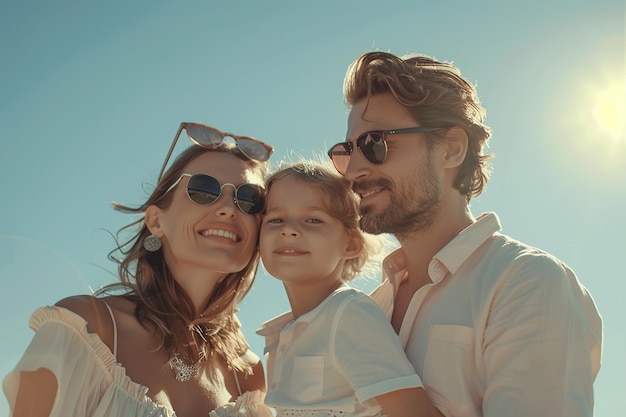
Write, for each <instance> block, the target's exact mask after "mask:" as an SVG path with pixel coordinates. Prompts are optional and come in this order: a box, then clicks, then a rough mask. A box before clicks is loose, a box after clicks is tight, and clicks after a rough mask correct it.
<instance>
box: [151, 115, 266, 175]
mask: <svg viewBox="0 0 626 417" xmlns="http://www.w3.org/2000/svg"><path fill="white" fill-rule="evenodd" d="M183 129H185V131H186V132H187V136H189V139H191V141H192V142H193V143H195V144H196V145H198V146H202V147H203V148H208V149H211V148H214V147H216V146H219V145H221V144H222V143H223V142H224V139H225V138H227V137H230V138H233V139H234V140H235V144H236V145H237V148H238V149H239V151H241V153H242V154H244V155H245V156H246V157H247V158H248V159H252V160H255V161H259V162H265V161H267V160H268V159H270V156H271V155H272V152H274V148H272V147H271V146H270V145H268V144H267V143H264V142H261V141H260V140H258V139H255V138H252V137H250V136H236V135H233V134H232V133H226V132H222V131H221V130H218V129H216V128H214V127H211V126H207V125H203V124H200V123H189V122H183V123H181V124H180V127H179V128H178V132H176V137H175V138H174V142H172V146H170V150H169V151H168V152H167V156H166V157H165V162H163V166H162V167H161V172H159V179H158V180H159V181H160V180H161V176H162V175H163V172H164V171H165V167H166V166H167V162H168V161H169V159H170V156H172V152H173V151H174V147H175V146H176V142H178V138H179V137H180V133H181V132H182V131H183Z"/></svg>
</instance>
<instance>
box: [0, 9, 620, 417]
mask: <svg viewBox="0 0 626 417" xmlns="http://www.w3.org/2000/svg"><path fill="white" fill-rule="evenodd" d="M419 3H426V2H418V1H414V0H412V1H393V0H391V1H388V2H374V1H370V0H361V1H356V0H339V1H330V0H318V1H315V2H304V1H285V0H278V1H264V2H261V1H237V0H234V1H229V2H218V1H179V2H173V1H171V2H166V1H150V2H147V1H144V2H141V1H132V2H130V1H123V2H122V1H118V0H114V1H107V2H87V1H82V2H79V1H63V0H59V1H55V2H48V1H23V2H15V1H11V2H8V1H7V2H4V3H3V5H2V13H1V14H0V53H1V54H2V65H1V66H0V91H1V93H0V132H1V133H0V134H1V140H0V186H1V189H2V190H3V194H4V197H3V198H2V203H0V213H1V215H0V279H1V280H2V281H1V282H2V285H3V290H2V295H1V296H0V297H1V301H2V302H1V303H0V313H2V314H0V323H1V325H2V330H3V333H4V334H5V336H4V337H2V341H0V358H1V359H0V374H1V375H2V376H4V375H6V373H7V372H9V370H10V369H11V368H12V367H13V366H14V365H15V363H16V362H17V360H18V359H19V357H20V355H21V353H22V351H23V350H24V348H25V347H26V346H27V344H28V342H29V340H30V338H31V336H32V333H31V331H30V330H29V329H28V326H27V321H28V317H29V316H30V313H31V312H32V311H33V310H34V309H35V308H36V307H37V306H40V305H45V304H53V303H54V302H56V301H57V300H58V299H60V298H63V297H66V296H69V295H72V294H84V293H89V292H90V288H97V287H99V286H101V285H103V284H105V283H108V282H111V281H113V280H115V266H114V265H113V264H112V263H111V262H110V261H108V260H107V253H108V252H109V251H110V250H111V249H113V247H114V241H113V240H112V238H111V235H110V232H115V231H117V229H119V228H120V227H122V226H124V225H125V224H127V223H129V222H130V220H131V218H129V217H127V215H123V214H119V213H116V212H115V211H114V210H113V209H112V207H111V204H110V203H111V201H120V202H123V203H126V204H131V205H132V204H138V203H140V202H142V200H143V199H144V197H145V196H146V191H145V187H150V185H152V184H154V181H155V180H156V176H157V174H158V170H159V168H160V166H161V163H162V162H163V158H164V157H165V154H166V152H167V150H168V148H169V146H170V143H171V140H172V139H173V136H174V134H175V133H176V130H177V128H178V125H179V123H180V122H181V121H195V122H203V123H207V124H210V125H213V126H216V127H218V128H220V129H222V130H227V131H232V132H235V133H238V134H244V135H252V136H256V137H258V138H260V139H262V140H265V141H267V142H269V143H271V144H272V145H273V146H274V147H275V148H276V153H275V156H274V162H278V161H280V160H281V159H293V158H298V157H300V156H305V157H311V156H315V155H319V154H321V153H323V152H324V151H325V150H326V148H327V147H328V146H329V145H331V144H334V143H335V142H338V141H340V140H343V138H344V135H345V128H346V116H347V113H346V107H345V104H344V102H343V97H342V94H341V92H342V91H341V87H342V81H343V76H344V73H345V69H346V68H347V66H348V65H349V64H350V62H351V61H352V60H353V59H354V58H355V57H357V56H358V55H360V54H361V53H363V52H366V51H369V50H374V49H376V50H385V51H390V52H394V53H397V54H405V53H410V52H421V53H426V54H429V55H432V56H435V57H437V58H439V59H441V60H446V61H453V62H454V63H455V64H457V65H458V66H459V67H460V68H461V70H462V71H463V73H464V74H465V76H466V77H467V78H468V79H469V80H471V81H472V82H474V83H476V84H477V85H478V91H479V95H480V97H481V100H482V102H483V104H484V105H485V106H486V108H487V111H488V116H487V123H488V124H489V125H490V126H492V128H493V138H492V140H491V144H490V152H493V153H495V154H496V157H495V159H494V160H493V165H494V175H493V178H492V180H491V181H490V182H489V184H488V186H487V188H486V191H485V193H484V194H483V195H482V196H480V197H479V198H477V199H475V200H473V201H472V210H473V212H474V214H476V215H477V214H480V213H481V212H484V211H495V212H497V213H498V215H499V216H500V219H501V222H502V224H503V230H504V232H505V233H507V234H509V235H511V236H513V237H515V238H517V239H520V240H522V241H524V242H526V243H528V244H531V245H534V246H537V247H539V248H542V249H544V250H547V251H549V252H551V253H553V254H554V255H556V256H557V257H559V258H561V259H562V260H563V261H565V262H566V263H567V264H569V265H570V266H571V267H572V268H573V269H574V270H575V271H576V273H577V275H578V277H579V279H580V280H581V282H582V283H583V284H584V285H585V286H587V287H588V288H589V289H590V291H591V292H592V294H593V296H594V298H595V300H596V303H597V304H598V306H599V308H600V311H601V313H602V314H603V316H604V323H605V338H604V361H603V368H602V369H601V371H600V374H599V376H598V379H597V380H596V385H595V387H596V416H600V417H605V416H611V415H614V414H615V411H616V410H619V409H623V407H620V408H618V406H621V405H622V403H623V402H622V401H620V400H621V399H622V397H623V391H624V389H625V388H626V384H625V383H624V378H623V374H624V372H625V371H626V359H625V358H624V352H625V351H626V334H625V333H624V331H623V326H624V324H623V320H624V318H625V317H626V308H625V303H624V302H623V295H624V293H626V284H625V282H624V276H623V267H621V268H620V267H619V265H620V264H621V261H620V259H621V257H622V256H624V249H625V248H626V245H625V243H624V235H625V234H626V221H625V220H624V213H626V186H625V185H624V184H626V169H625V168H624V165H625V163H626V156H625V155H626V136H625V133H624V114H626V107H625V104H626V103H625V102H626V96H625V94H626V93H625V92H624V81H625V75H624V74H626V65H625V44H624V35H625V31H624V19H625V10H624V2H623V1H622V0H619V1H618V0H600V1H594V2H590V1H581V0H557V1H552V2H544V1H539V0H527V1H507V2H504V1H496V0H490V1H487V0H483V1H472V2H469V1H447V0H442V1H438V2H429V4H427V5H420V4H419ZM383 4H384V5H383ZM181 143H183V144H184V145H187V143H185V142H184V141H181ZM181 149H182V147H181ZM374 284H375V282H374V281H372V280H370V281H367V280H361V281H356V282H355V285H357V286H359V287H361V288H364V289H370V288H372V287H373V286H374ZM241 308H242V310H241V315H240V318H241V320H242V322H243V324H244V332H245V334H246V335H247V337H248V340H249V342H250V343H251V345H252V348H253V350H255V351H256V352H258V353H261V352H262V344H263V341H262V340H261V338H260V337H258V336H256V335H255V334H254V330H255V329H257V328H258V327H259V326H260V324H261V322H263V321H265V320H267V319H269V318H271V317H273V316H275V315H277V314H279V313H281V312H283V311H285V310H287V309H288V304H287V300H286V297H285V295H284V293H283V290H282V286H281V285H280V284H279V283H277V282H276V280H274V279H273V278H271V277H269V276H267V275H266V274H265V273H264V272H263V271H261V272H260V273H259V275H258V277H257V281H256V283H255V286H254V288H253V290H252V292H251V293H250V294H249V296H248V297H247V298H246V300H245V301H244V303H243V304H242V306H241ZM620 323H621V324H620ZM620 329H622V330H620ZM5 414H7V407H6V400H5V399H4V396H2V398H1V399H0V415H5Z"/></svg>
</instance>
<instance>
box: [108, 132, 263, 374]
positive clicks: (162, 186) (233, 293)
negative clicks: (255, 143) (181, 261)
mask: <svg viewBox="0 0 626 417" xmlns="http://www.w3.org/2000/svg"><path fill="white" fill-rule="evenodd" d="M206 152H223V153H228V154H231V155H235V156H237V157H239V158H240V159H242V160H244V161H246V162H247V163H248V164H249V166H250V168H251V169H253V170H254V171H256V172H257V173H258V175H259V176H260V178H261V179H262V178H263V176H264V175H265V174H266V172H267V169H268V168H267V164H266V163H258V162H256V161H252V160H249V159H248V158H246V157H245V156H244V155H243V154H241V153H240V152H239V150H238V149H237V148H236V147H235V146H234V145H232V144H222V145H221V146H219V147H215V148H212V149H206V148H201V147H198V146H192V147H190V148H188V149H187V150H185V151H184V152H183V153H182V154H181V155H180V156H179V157H178V158H177V159H176V160H175V161H174V163H173V164H172V166H171V167H170V168H169V169H168V170H167V171H166V172H165V174H164V175H163V177H162V178H161V180H160V181H159V183H158V184H157V186H156V188H155V189H154V191H153V192H152V194H151V195H150V197H149V198H148V199H147V201H146V202H145V203H143V204H142V205H141V206H139V207H129V206H126V205H122V204H119V203H115V202H114V203H113V206H114V208H115V209H116V210H119V211H121V212H124V213H131V214H141V215H142V216H141V218H139V219H138V220H136V221H134V222H132V223H130V224H128V225H127V226H125V227H123V228H121V229H120V230H119V231H118V233H117V235H116V241H117V242H118V245H117V248H116V249H115V250H113V251H111V253H109V259H111V260H112V261H114V262H116V263H117V264H118V271H119V276H120V282H119V283H115V284H111V285H108V286H106V287H104V288H102V289H101V290H100V291H98V293H97V294H106V293H109V292H110V291H111V290H114V289H116V288H119V287H120V286H121V287H123V288H124V289H125V292H124V294H123V295H121V296H122V297H124V298H126V299H128V300H130V301H132V302H133V303H135V305H136V307H135V316H136V317H137V320H139V322H140V323H141V324H142V325H143V326H144V327H145V328H147V329H150V330H151V331H152V332H153V335H154V341H155V350H158V349H160V348H165V349H166V350H167V351H168V353H169V354H170V355H174V354H177V355H179V356H180V357H181V358H182V359H183V360H184V361H185V362H187V363H196V362H198V361H200V360H204V359H210V358H212V357H214V356H215V355H218V356H221V357H222V358H224V359H225V360H226V362H227V363H228V364H229V366H231V367H232V368H234V369H236V370H237V371H241V372H244V373H247V374H250V373H252V368H251V366H250V365H249V364H248V363H247V362H245V361H244V360H243V359H242V358H241V356H242V355H243V354H244V353H245V352H246V351H247V350H248V348H249V345H248V344H247V342H246V340H245V338H244V336H243V333H242V332H241V330H240V323H239V321H238V320H237V318H236V317H235V312H236V308H237V304H238V303H239V302H240V301H241V300H242V299H243V297H244V296H245V295H246V294H247V293H248V291H249V290H250V287H251V286H252V283H253V281H254V277H255V274H256V271H257V268H258V264H259V251H258V241H257V247H255V249H254V251H253V253H252V257H251V258H250V261H249V262H248V264H247V265H246V267H245V268H244V269H243V270H241V271H239V272H233V273H230V274H227V275H226V277H225V278H224V279H223V280H222V281H220V282H219V283H217V285H216V286H215V289H214V292H213V295H212V297H211V298H210V299H209V301H208V302H207V304H206V305H205V307H204V310H203V312H202V314H201V315H200V317H198V316H197V315H196V312H195V308H194V305H193V303H192V301H191V299H190V298H189V296H188V295H187V294H186V293H185V291H184V290H183V289H182V287H181V286H180V285H179V284H178V283H177V282H176V280H175V279H174V277H173V276H172V273H171V271H170V269H169V267H168V266H167V263H166V262H165V259H164V257H163V253H162V251H160V250H159V251H156V252H149V251H147V250H146V249H145V248H144V247H143V240H144V239H145V238H146V237H147V236H149V235H150V231H149V230H148V228H147V226H146V224H145V222H144V216H143V214H145V211H146V209H147V208H148V207H149V206H151V205H155V206H157V207H160V208H161V209H165V208H167V207H168V206H169V205H170V204H171V202H172V196H173V194H174V193H166V190H167V189H168V188H169V187H170V186H171V185H172V184H173V183H174V182H175V181H176V180H177V179H178V178H179V177H180V175H181V174H182V173H183V170H184V168H185V167H186V166H187V164H188V163H189V162H191V161H192V160H194V159H196V158H197V157H199V156H200V155H202V154H204V153H206ZM128 230H132V231H133V232H134V234H133V235H132V236H131V237H130V238H129V239H127V240H126V241H125V242H124V243H120V241H119V239H120V235H121V233H122V232H125V231H128ZM116 254H121V255H122V256H121V259H119V258H117V257H116Z"/></svg>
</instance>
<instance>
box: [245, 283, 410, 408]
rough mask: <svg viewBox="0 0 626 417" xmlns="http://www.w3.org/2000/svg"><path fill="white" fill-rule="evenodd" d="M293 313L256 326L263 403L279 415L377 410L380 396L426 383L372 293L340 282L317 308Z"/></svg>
mask: <svg viewBox="0 0 626 417" xmlns="http://www.w3.org/2000/svg"><path fill="white" fill-rule="evenodd" d="M292 317H293V316H292V314H291V312H288V313H285V314H283V315H280V316H278V317H276V318H274V319H272V320H270V321H268V322H265V323H264V324H263V325H262V328H261V329H260V330H258V331H257V334H259V335H261V336H264V337H265V342H266V344H265V353H266V354H267V355H268V356H267V379H268V387H267V395H266V398H265V403H266V404H267V405H269V406H271V407H274V408H276V410H277V412H278V415H281V413H282V412H283V411H286V410H289V411H290V414H289V415H298V416H300V415H302V416H306V415H316V414H311V413H306V412H304V410H311V411H312V410H320V411H321V410H325V409H328V410H334V411H338V412H340V415H342V416H344V417H357V416H358V417H361V416H374V415H376V414H378V413H379V412H380V411H381V407H380V405H379V404H378V402H377V401H376V399H375V398H374V397H376V396H378V395H382V394H385V393H388V392H392V391H396V390H399V389H405V388H413V387H421V386H422V382H421V380H420V378H419V377H418V376H417V374H416V373H415V370H414V369H413V366H412V365H411V363H410V362H409V361H408V360H407V359H406V356H405V354H404V351H403V349H402V346H401V344H400V339H399V338H398V335H397V334H396V333H395V331H394V330H393V328H392V327H391V324H390V323H389V320H388V319H387V317H386V316H385V315H384V314H383V312H382V310H381V309H380V307H379V306H378V305H377V304H376V302H374V301H373V300H372V299H371V298H370V297H369V296H368V295H367V294H365V293H363V292H361V291H359V290H356V289H354V288H350V287H348V286H347V285H342V286H341V287H339V288H338V289H337V290H335V291H334V292H333V293H332V294H331V295H330V296H328V297H327V298H326V299H325V300H324V301H323V302H322V303H321V304H320V305H319V306H317V307H316V308H315V309H314V310H312V311H310V312H308V313H306V314H304V315H302V316H301V317H299V318H298V319H297V320H295V321H294V320H292ZM295 410H300V411H297V413H296V414H293V411H295ZM303 412H304V414H303ZM323 415H324V414H323ZM330 415H332V414H330Z"/></svg>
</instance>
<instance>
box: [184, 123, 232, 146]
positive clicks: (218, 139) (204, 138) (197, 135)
mask: <svg viewBox="0 0 626 417" xmlns="http://www.w3.org/2000/svg"><path fill="white" fill-rule="evenodd" d="M186 129H187V135H189V139H191V140H192V141H193V142H196V143H197V144H199V145H201V146H217V145H219V144H220V143H222V141H223V140H224V138H223V137H222V135H220V134H219V132H217V131H215V130H213V129H210V128H208V127H206V126H196V125H187V126H186Z"/></svg>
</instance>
